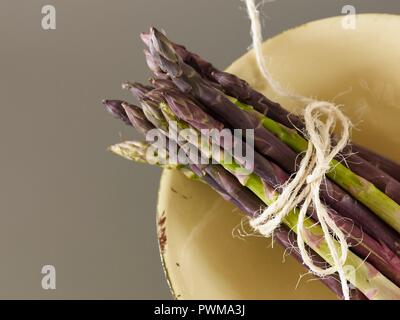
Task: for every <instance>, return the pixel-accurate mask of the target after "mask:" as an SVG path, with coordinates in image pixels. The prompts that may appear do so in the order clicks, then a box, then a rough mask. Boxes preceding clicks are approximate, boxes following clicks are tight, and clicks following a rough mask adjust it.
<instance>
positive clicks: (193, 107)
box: [155, 90, 400, 260]
mask: <svg viewBox="0 0 400 320" xmlns="http://www.w3.org/2000/svg"><path fill="white" fill-rule="evenodd" d="M164 97H165V100H166V101H167V102H168V105H165V106H164V108H162V109H164V116H168V113H167V114H166V113H165V112H168V108H171V110H172V114H171V113H170V118H169V119H168V120H169V121H177V119H176V118H175V116H176V117H177V118H179V119H181V120H183V121H185V122H187V123H188V124H189V125H190V126H192V127H194V128H195V129H197V130H201V129H209V130H212V129H213V128H219V129H222V128H223V124H222V123H220V122H218V121H216V120H215V119H213V118H212V117H211V116H210V115H209V114H207V113H206V112H204V111H203V110H202V109H201V108H200V107H199V106H198V104H197V103H196V102H194V101H193V100H190V99H188V98H187V97H186V96H185V95H184V94H182V93H180V92H178V91H176V90H164ZM155 102H156V103H162V100H160V99H158V100H155ZM178 123H179V122H178ZM199 123H201V124H199ZM228 140H229V139H228ZM230 140H232V139H230ZM215 142H216V143H218V144H220V145H221V147H222V148H223V149H228V150H230V149H229V147H231V145H230V143H229V141H228V142H227V140H226V139H221V140H216V141H215ZM225 144H227V148H225ZM242 149H243V150H244V147H242ZM234 158H235V157H234ZM235 160H236V161H240V159H237V158H235ZM240 164H241V165H243V164H242V163H240ZM254 172H255V173H256V174H257V175H258V176H259V177H260V178H262V179H263V180H264V181H265V182H266V183H268V184H269V185H270V186H272V187H273V188H275V189H277V190H280V187H281V186H282V185H284V184H285V183H286V181H287V180H288V179H289V176H288V174H287V173H286V172H284V171H283V170H282V169H281V168H280V167H279V166H278V165H276V164H274V163H272V162H270V161H268V160H267V159H266V158H264V157H262V156H261V155H260V154H259V153H258V152H255V153H254ZM321 198H322V199H323V200H324V201H325V202H326V203H327V204H328V205H329V206H330V207H332V208H333V209H334V210H336V211H337V212H339V213H340V214H341V215H344V216H346V217H348V218H350V219H351V220H353V221H354V222H355V223H356V225H358V226H360V227H361V228H363V230H364V231H365V232H366V233H368V234H369V235H371V236H372V237H374V238H375V239H379V240H380V241H383V242H384V243H385V244H387V246H388V247H389V248H390V250H389V251H393V252H396V253H397V254H398V252H399V249H400V236H399V234H397V233H396V232H395V231H393V230H392V229H391V228H389V227H388V226H387V225H386V224H385V223H383V222H382V221H381V220H379V218H378V217H376V216H375V215H374V214H372V213H371V212H370V211H369V210H368V209H367V208H366V207H364V206H362V205H360V204H359V203H358V202H357V201H355V200H354V199H353V198H352V197H350V196H349V195H348V194H347V193H345V192H344V191H343V190H342V189H341V188H339V187H338V186H336V185H335V184H333V183H332V182H330V181H329V180H326V181H325V182H324V184H323V185H322V189H321ZM388 259H389V260H390V259H391V258H390V256H389V257H388Z"/></svg>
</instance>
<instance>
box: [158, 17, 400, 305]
mask: <svg viewBox="0 0 400 320" xmlns="http://www.w3.org/2000/svg"><path fill="white" fill-rule="evenodd" d="M342 19H343V17H335V18H329V19H324V20H320V21H315V22H311V23H308V24H306V25H303V26H301V27H298V28H296V29H293V30H290V31H287V32H285V33H283V34H280V35H278V36H276V37H275V38H273V39H270V40H268V41H266V42H265V44H264V47H263V49H264V52H265V55H266V57H268V60H267V61H268V68H269V70H270V71H271V73H272V75H273V77H274V79H276V80H277V81H279V82H280V83H281V84H282V85H284V86H286V87H288V88H290V89H291V90H292V91H294V92H296V93H299V94H302V95H307V96H313V97H317V98H319V99H324V100H334V101H335V102H336V103H338V104H342V105H343V109H344V111H345V113H346V114H347V115H348V116H349V117H350V118H351V119H352V120H353V122H354V124H355V125H356V127H355V129H354V130H353V140H354V141H356V142H357V143H360V144H363V145H365V146H368V147H370V148H371V149H373V150H376V151H378V152H380V153H381V154H384V155H386V156H388V157H390V158H392V159H395V160H399V161H400V130H399V124H398V122H399V120H400V103H399V102H400V61H399V56H400V34H399V33H398V30H400V16H394V15H381V14H368V15H360V16H357V20H356V29H355V30H351V29H344V28H343V27H342ZM228 71H229V72H232V73H234V74H237V75H238V76H240V77H241V78H244V79H245V80H247V81H248V82H249V83H250V84H251V85H252V86H253V87H254V88H255V89H257V90H259V91H261V92H263V93H264V94H265V95H267V96H268V97H270V98H271V99H273V100H275V101H278V102H280V103H282V104H283V105H285V106H286V107H288V108H290V109H292V110H294V108H295V105H294V104H293V103H292V102H291V101H288V100H287V99H283V98H281V97H278V96H276V95H275V94H274V93H273V92H271V90H269V88H267V86H266V84H265V82H264V80H263V78H262V76H261V75H260V72H259V70H258V68H257V66H256V63H255V59H254V56H253V54H252V53H251V52H249V53H247V54H245V55H244V56H243V57H241V58H239V59H238V60H237V61H236V62H234V63H233V64H232V65H231V66H230V67H229V68H228ZM157 211H158V214H157V225H158V234H159V239H160V249H161V256H162V261H163V264H164V268H165V272H166V276H167V279H168V281H169V284H170V287H171V290H172V292H173V294H174V296H175V297H176V298H178V299H335V296H334V295H333V294H332V293H331V292H330V291H329V290H328V289H327V288H326V287H325V286H324V285H323V284H321V283H320V282H319V281H315V279H314V278H313V277H312V276H310V275H307V276H305V277H302V278H301V279H300V277H301V276H302V275H305V274H306V270H305V269H304V267H303V266H302V265H300V264H299V263H298V262H297V261H295V260H294V259H293V258H291V257H287V256H286V257H285V258H284V256H285V255H284V250H283V249H282V248H281V247H279V245H278V244H276V245H275V246H274V247H273V248H272V247H271V245H270V241H269V240H267V239H264V238H260V237H238V236H234V233H233V230H235V229H236V227H237V226H238V225H240V223H241V221H242V219H243V215H242V213H241V212H240V211H239V210H237V209H235V208H234V207H233V206H232V205H230V204H229V203H227V202H225V201H224V200H222V199H221V198H220V197H219V196H218V195H217V194H216V193H215V192H213V191H212V190H211V189H210V188H209V187H207V186H206V185H204V184H202V183H200V182H194V181H191V180H188V179H186V178H185V177H184V176H183V175H181V174H180V173H179V172H175V171H169V170H165V171H164V173H163V175H162V178H161V184H160V191H159V199H158V207H157Z"/></svg>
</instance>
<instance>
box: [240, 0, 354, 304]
mask: <svg viewBox="0 0 400 320" xmlns="http://www.w3.org/2000/svg"><path fill="white" fill-rule="evenodd" d="M245 2H246V6H247V12H248V15H249V17H250V20H251V35H252V41H253V48H254V53H255V56H256V61H257V65H258V67H259V69H260V72H261V74H262V75H263V77H264V78H265V80H266V81H267V83H268V84H269V85H270V86H271V88H272V89H273V90H274V91H275V92H276V93H278V94H279V95H280V96H283V97H288V98H290V99H293V100H295V101H299V102H301V103H303V104H306V105H307V106H306V108H305V110H304V120H305V127H306V135H307V136H308V140H309V143H308V148H307V151H306V153H305V155H304V157H303V159H302V161H301V163H300V166H299V169H298V170H297V172H296V175H295V176H294V178H293V179H291V180H290V181H289V182H288V183H286V184H285V185H284V186H283V190H282V193H281V194H280V196H279V197H278V199H277V200H276V201H275V202H274V203H273V204H272V205H270V206H269V207H268V208H266V209H265V210H264V212H262V213H261V214H260V215H259V216H258V217H256V218H255V219H252V220H251V221H250V225H251V226H252V227H253V228H254V229H255V230H257V231H258V232H259V233H261V234H262V235H263V236H265V237H270V236H272V235H273V232H274V230H275V229H276V228H278V227H279V225H280V224H281V223H282V220H283V219H284V218H285V217H286V216H287V215H288V214H289V212H290V211H291V210H293V209H294V208H296V207H297V206H298V205H299V206H300V210H299V218H298V223H297V230H296V233H297V243H298V246H299V251H300V254H301V257H302V259H303V262H304V264H305V265H307V267H308V268H309V269H310V270H311V272H313V273H314V274H316V275H318V276H321V277H324V276H328V275H331V274H333V273H335V272H337V273H338V274H339V278H340V282H341V286H342V291H343V296H344V299H345V300H349V299H350V292H349V291H350V290H349V285H348V283H347V280H346V275H345V271H344V265H345V262H346V259H347V253H348V245H347V241H346V237H345V235H344V234H343V232H342V231H341V230H340V229H339V227H338V226H337V225H336V223H335V222H334V221H333V220H332V219H331V218H330V216H329V214H328V210H327V208H326V206H325V205H324V204H323V203H322V202H321V200H320V188H321V183H322V182H323V180H324V179H325V174H326V173H327V172H328V171H329V170H330V162H331V161H332V160H333V159H334V158H335V156H336V155H337V154H338V153H339V152H340V151H341V150H342V149H343V148H344V147H345V146H346V145H347V144H348V142H349V136H350V126H351V124H350V121H349V119H348V118H347V117H346V116H345V115H344V114H343V113H342V112H341V111H340V110H339V108H338V107H337V106H336V105H335V104H333V103H331V102H326V101H318V100H314V99H311V98H308V97H304V96H301V95H297V94H293V93H290V92H287V90H285V89H284V88H283V87H282V86H281V85H280V83H279V82H277V81H275V80H274V79H273V77H272V76H271V74H270V73H269V72H268V69H267V66H266V63H265V58H264V55H263V51H262V42H263V40H262V29H261V23H260V13H259V11H258V9H257V6H256V5H255V1H254V0H245ZM337 123H338V124H339V126H340V128H341V131H342V132H341V134H340V139H339V141H338V142H337V143H336V144H335V143H334V144H332V133H333V129H334V128H335V126H336V124H337ZM310 206H311V207H312V208H313V209H314V210H315V212H316V214H317V217H318V221H319V224H320V225H321V228H322V230H323V234H324V238H325V241H326V243H327V245H328V248H329V251H330V254H331V256H332V260H333V263H332V265H331V266H330V267H327V268H321V267H318V266H316V265H315V264H314V263H313V260H312V258H311V256H310V254H309V253H308V252H307V250H306V248H305V241H304V237H305V235H306V234H307V233H306V232H307V230H305V228H304V221H305V219H306V218H307V217H306V213H307V211H308V209H309V207H310ZM336 239H337V240H338V242H339V244H340V246H339V247H338V246H337V244H335V241H336Z"/></svg>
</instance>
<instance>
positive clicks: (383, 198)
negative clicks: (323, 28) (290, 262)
mask: <svg viewBox="0 0 400 320" xmlns="http://www.w3.org/2000/svg"><path fill="white" fill-rule="evenodd" d="M150 40H151V41H150V53H151V54H152V56H153V57H154V58H155V60H157V62H158V63H159V67H160V68H161V69H162V70H163V71H164V72H166V73H167V74H168V75H169V76H170V77H171V78H172V80H173V81H174V83H175V84H176V85H177V86H178V87H179V88H180V89H181V91H183V92H189V91H190V92H191V94H193V95H194V96H195V97H196V99H199V100H200V101H201V102H202V103H204V105H206V106H207V107H209V108H210V109H211V110H212V112H215V113H216V114H218V115H219V116H220V117H221V118H224V119H225V121H226V122H228V123H229V124H230V125H231V126H233V127H235V128H251V125H252V127H253V128H254V129H255V135H256V136H257V139H256V147H257V148H258V150H259V151H260V152H261V153H263V154H266V155H268V156H270V157H271V158H272V159H274V160H276V161H278V162H279V163H280V164H281V165H282V166H283V167H284V168H285V169H286V170H292V171H293V166H292V169H290V167H291V161H290V159H289V158H291V155H290V152H288V151H287V150H285V149H284V148H283V147H282V145H280V144H279V143H276V141H275V140H274V139H273V138H271V137H270V135H268V134H266V133H265V132H267V131H270V133H274V134H276V135H277V137H278V138H279V139H281V140H283V141H284V142H285V143H286V144H288V145H290V146H291V147H292V148H294V149H295V150H296V151H297V152H302V151H304V150H305V149H306V147H307V141H305V140H304V139H303V138H302V137H301V136H300V135H299V134H298V133H297V132H295V131H294V130H290V129H288V128H286V127H284V126H283V125H281V124H279V123H277V122H275V121H274V120H272V119H270V118H267V117H265V116H262V115H261V114H260V113H258V112H257V111H255V110H251V112H249V110H246V111H245V112H244V110H242V109H241V108H237V107H236V105H235V104H234V103H233V102H231V101H230V100H229V99H228V98H227V97H226V96H225V95H224V94H223V93H222V92H221V91H219V90H217V89H215V88H213V87H212V86H211V85H210V84H209V83H208V82H207V81H206V80H204V79H203V78H201V76H200V75H199V74H198V73H197V72H196V71H195V70H194V69H193V68H192V67H190V66H188V65H187V64H185V63H184V62H183V61H182V60H181V58H180V57H179V56H178V55H177V54H176V52H175V50H174V48H173V46H172V45H171V44H170V42H169V40H168V39H167V38H166V37H165V36H164V35H163V34H161V33H160V32H158V31H157V30H155V29H154V28H152V29H151V32H150ZM240 111H242V112H240ZM256 116H258V119H257V117H256ZM257 120H258V122H257ZM261 120H262V121H261ZM260 124H261V125H262V127H260ZM265 127H267V128H268V130H262V129H265ZM276 129H279V130H276ZM281 129H282V130H281ZM283 129H284V130H283ZM275 138H276V137H275ZM265 139H269V140H268V142H266V141H265ZM283 155H286V156H283ZM287 157H289V158H287ZM278 159H280V160H281V161H279V160H278ZM328 176H329V177H330V178H331V179H333V180H334V181H335V182H336V183H338V184H339V185H340V186H341V187H342V188H344V189H345V190H347V191H348V192H349V193H350V194H352V195H353V196H354V197H355V198H356V199H358V200H359V201H361V202H362V203H364V204H365V205H366V206H367V207H368V208H370V209H371V210H372V211H373V212H375V213H376V214H377V215H378V216H379V217H380V218H381V219H383V220H384V221H386V222H387V223H388V224H389V225H391V226H392V227H393V228H394V229H396V230H397V231H398V232H400V205H399V204H397V203H396V202H395V201H394V200H393V199H391V198H390V197H388V196H387V195H386V194H385V193H383V192H381V191H380V190H379V189H378V188H376V187H375V186H374V185H373V184H372V183H371V182H369V181H367V180H365V179H363V178H361V177H359V176H357V175H356V174H355V173H353V172H352V171H351V170H349V169H348V168H346V167H345V166H344V165H342V164H340V163H338V162H337V161H333V163H332V169H331V171H330V172H329V174H328ZM393 180H394V179H393ZM394 181H395V180H394ZM392 182H393V181H391V184H390V185H389V186H390V188H389V189H386V190H385V191H386V192H390V194H393V191H394V190H395V189H396V188H397V186H396V184H395V183H392ZM392 188H393V190H392ZM398 190H399V191H400V187H399V188H398ZM392 196H396V195H392ZM397 197H400V192H398V194H397V196H396V198H397ZM399 202H400V201H399Z"/></svg>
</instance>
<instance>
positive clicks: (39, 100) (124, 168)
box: [0, 0, 400, 299]
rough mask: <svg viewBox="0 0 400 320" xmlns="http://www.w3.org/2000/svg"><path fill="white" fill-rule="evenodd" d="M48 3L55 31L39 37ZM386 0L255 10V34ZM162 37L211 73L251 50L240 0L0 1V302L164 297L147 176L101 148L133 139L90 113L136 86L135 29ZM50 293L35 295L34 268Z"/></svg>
mask: <svg viewBox="0 0 400 320" xmlns="http://www.w3.org/2000/svg"><path fill="white" fill-rule="evenodd" d="M45 4H53V5H55V7H56V10H57V29H56V30H54V31H43V30H42V28H41V18H42V15H41V8H42V6H43V5H45ZM345 4H353V5H355V6H356V8H357V10H358V12H389V13H399V12H400V2H399V1H393V0H387V1H383V0H376V1H372V0H359V1H333V0H324V1H322V0H315V1H311V0H307V1H306V0H277V1H275V2H272V3H266V4H265V5H264V6H263V7H262V12H263V13H264V14H265V16H266V17H267V26H268V28H267V29H268V30H267V32H266V35H267V36H271V35H273V34H276V33H279V32H280V31H282V30H285V29H287V28H289V27H292V26H296V25H298V24H301V23H304V22H307V21H310V20H315V19H319V18H323V17H327V16H335V15H339V14H340V12H341V8H342V6H343V5H345ZM150 25H155V26H158V27H160V28H164V29H165V30H167V31H168V34H169V35H170V36H171V37H172V38H173V39H175V40H176V41H177V42H180V43H184V44H185V45H187V46H188V47H189V48H191V49H193V50H195V51H198V52H199V53H201V54H202V55H204V56H205V57H207V58H208V59H209V60H211V61H213V62H214V63H215V64H216V65H217V66H219V67H221V68H224V67H226V66H227V65H229V63H230V62H231V61H233V60H235V59H236V58H238V57H239V56H240V55H242V54H243V53H244V52H245V51H246V49H247V47H248V46H249V44H250V38H249V31H248V30H249V22H248V19H247V16H246V13H245V11H244V4H243V3H242V2H240V1H239V0H201V1H199V0H198V1H194V0H131V1H127V0H119V1H105V0H96V1H94V0H81V1H77V0H68V1H65V0H64V1H61V0H60V1H50V0H47V1H39V0H29V1H21V0H0V57H1V59H0V99H1V116H0V143H1V144H0V146H1V151H0V152H1V157H0V161H1V162H0V164H1V166H0V298H77V299H79V298H139V299H140V298H144V299H145V298H157V299H159V298H170V297H171V295H170V293H169V290H168V287H167V285H166V281H165V279H164V275H163V271H162V269H161V264H160V259H159V253H158V247H157V242H156V229H155V223H154V218H155V207H156V195H157V188H158V180H159V176H160V170H159V169H157V168H151V167H148V166H144V165H137V164H132V163H129V162H128V161H123V160H122V159H119V158H117V157H116V156H113V155H111V154H110V153H108V152H106V147H107V146H108V145H110V144H112V143H115V142H119V141H122V140H124V139H129V138H132V137H135V135H134V133H132V131H131V130H129V129H128V128H125V127H124V126H123V125H122V124H121V123H119V122H118V121H116V120H114V119H112V118H111V117H110V116H109V115H108V114H106V112H105V111H104V110H103V108H102V105H101V103H100V101H101V99H103V98H105V97H107V98H125V99H130V97H129V95H128V94H127V93H126V92H124V91H122V90H121V89H120V83H121V82H122V81H124V80H136V81H146V79H147V77H148V76H149V73H148V72H147V70H146V66H145V62H144V59H143V56H142V48H143V46H142V44H141V42H140V40H139V38H138V34H139V32H140V31H144V30H147V28H148V27H149V26H150ZM45 264H52V265H54V266H55V267H56V270H57V289H56V290H53V291H52V290H50V291H45V290H43V289H42V288H41V277H42V275H41V273H40V271H41V267H42V266H43V265H45Z"/></svg>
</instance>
